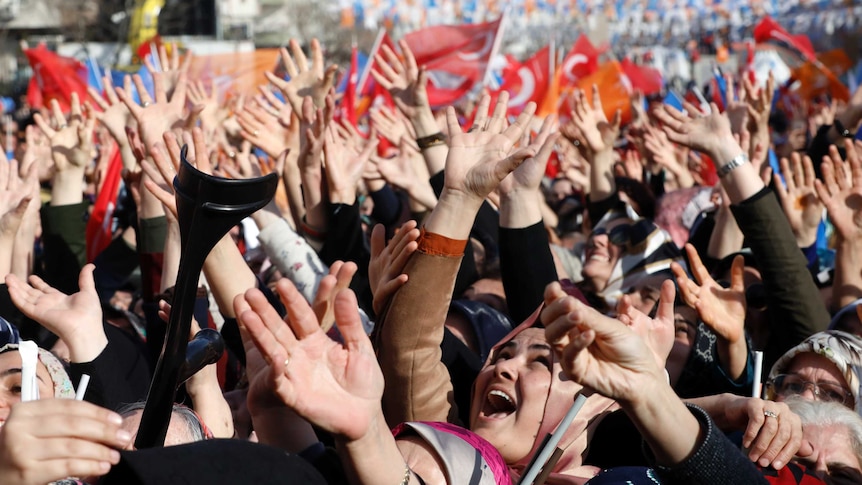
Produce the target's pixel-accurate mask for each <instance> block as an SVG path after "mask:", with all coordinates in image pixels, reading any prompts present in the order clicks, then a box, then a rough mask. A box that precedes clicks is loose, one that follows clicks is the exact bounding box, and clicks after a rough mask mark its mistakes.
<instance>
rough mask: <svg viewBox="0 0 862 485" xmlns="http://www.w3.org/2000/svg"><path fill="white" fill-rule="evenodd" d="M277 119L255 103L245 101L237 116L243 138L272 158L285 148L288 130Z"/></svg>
mask: <svg viewBox="0 0 862 485" xmlns="http://www.w3.org/2000/svg"><path fill="white" fill-rule="evenodd" d="M279 119H280V118H279V117H278V116H277V115H274V114H272V113H271V112H269V111H267V110H266V109H265V108H264V107H263V106H261V105H259V104H257V103H246V105H245V108H244V109H243V110H242V111H241V112H240V114H239V116H237V122H239V126H240V127H241V128H242V136H243V138H245V139H246V140H248V141H250V142H251V143H252V144H254V145H255V146H256V147H258V148H260V149H261V150H263V151H264V152H266V154H267V155H269V156H270V157H272V158H277V157H278V156H279V155H281V153H282V152H284V150H286V149H287V139H288V131H287V129H286V128H285V127H284V125H282V123H281V122H280V121H279Z"/></svg>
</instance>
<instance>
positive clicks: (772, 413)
mask: <svg viewBox="0 0 862 485" xmlns="http://www.w3.org/2000/svg"><path fill="white" fill-rule="evenodd" d="M763 415H764V416H766V417H767V418H775V419H778V413H776V412H775V411H770V410H768V409H766V410H764V411H763Z"/></svg>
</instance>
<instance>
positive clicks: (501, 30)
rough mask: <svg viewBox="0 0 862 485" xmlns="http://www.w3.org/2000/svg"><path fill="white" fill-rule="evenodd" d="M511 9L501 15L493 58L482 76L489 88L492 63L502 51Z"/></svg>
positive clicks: (507, 8) (492, 52)
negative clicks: (501, 45) (501, 47)
mask: <svg viewBox="0 0 862 485" xmlns="http://www.w3.org/2000/svg"><path fill="white" fill-rule="evenodd" d="M508 12H509V7H506V9H505V10H503V14H502V15H500V25H498V26H497V33H496V34H494V44H493V45H492V46H491V56H490V57H489V58H488V65H487V66H485V74H484V75H483V76H482V86H487V85H488V81H489V80H490V77H491V63H492V61H493V60H494V57H496V56H497V53H498V52H499V51H500V44H502V43H503V33H504V32H505V31H506V20H507V19H508V17H509V16H508Z"/></svg>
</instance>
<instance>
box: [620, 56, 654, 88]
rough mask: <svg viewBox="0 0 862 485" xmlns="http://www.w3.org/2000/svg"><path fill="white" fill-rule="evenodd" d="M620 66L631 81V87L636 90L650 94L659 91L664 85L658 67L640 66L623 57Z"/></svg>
mask: <svg viewBox="0 0 862 485" xmlns="http://www.w3.org/2000/svg"><path fill="white" fill-rule="evenodd" d="M620 66H621V67H622V69H623V72H625V73H626V76H628V78H629V81H631V84H632V88H633V89H635V90H636V91H640V92H642V93H644V94H645V95H650V94H656V93H660V92H661V89H662V87H664V80H662V77H661V72H659V71H658V69H653V68H651V67H647V66H641V65H638V64H635V63H634V62H632V61H630V60H628V59H623V61H622V62H621V63H620Z"/></svg>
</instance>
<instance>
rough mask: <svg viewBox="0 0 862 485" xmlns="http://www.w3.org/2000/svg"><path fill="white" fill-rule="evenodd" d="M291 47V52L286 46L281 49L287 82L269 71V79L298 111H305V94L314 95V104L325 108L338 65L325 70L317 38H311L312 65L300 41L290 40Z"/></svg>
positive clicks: (312, 96) (321, 50) (267, 74)
mask: <svg viewBox="0 0 862 485" xmlns="http://www.w3.org/2000/svg"><path fill="white" fill-rule="evenodd" d="M289 46H290V53H288V51H287V49H286V48H284V47H282V48H281V50H280V51H279V52H280V54H281V61H282V62H283V63H284V67H285V69H286V70H287V74H288V76H290V81H285V80H284V79H281V78H279V77H278V76H276V75H275V74H272V73H270V72H267V73H265V74H266V78H267V79H269V82H271V83H272V84H273V85H275V86H276V87H277V88H279V89H281V91H282V93H284V97H285V98H287V100H288V101H289V102H290V104H291V106H292V107H293V110H294V111H296V112H297V113H299V112H301V111H302V98H304V97H306V96H311V99H312V100H313V101H314V105H315V106H316V107H318V108H322V107H323V106H324V99H325V98H326V95H327V94H329V90H330V89H331V88H332V86H333V85H334V83H335V73H336V72H337V71H338V66H335V65H333V66H329V67H328V68H326V69H324V61H323V49H321V47H320V42H318V41H317V39H311V66H309V65H308V59H307V58H306V57H305V53H303V52H302V47H300V45H299V42H297V41H296V40H295V39H291V40H290V44H289ZM291 53H292V54H293V55H292V56H291Z"/></svg>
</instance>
